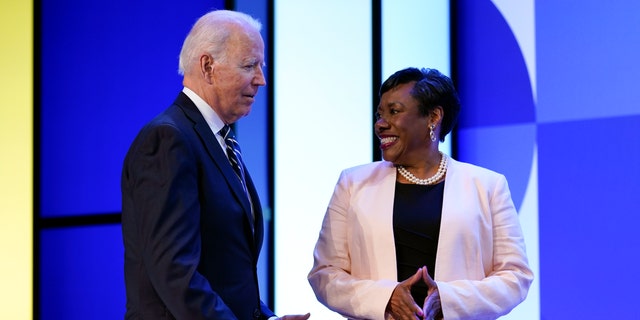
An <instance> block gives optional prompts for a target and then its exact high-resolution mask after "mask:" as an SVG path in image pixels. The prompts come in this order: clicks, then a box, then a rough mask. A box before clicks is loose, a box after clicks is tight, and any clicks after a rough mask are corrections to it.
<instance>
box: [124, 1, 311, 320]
mask: <svg viewBox="0 0 640 320" xmlns="http://www.w3.org/2000/svg"><path fill="white" fill-rule="evenodd" d="M260 28H261V26H260V23H259V22H258V21H257V20H254V19H253V18H251V17H250V16H248V15H245V14H243V13H239V12H234V11H226V10H219V11H213V12H210V13H208V14H206V15H204V16H203V17H201V18H200V19H199V20H198V21H197V22H196V24H195V25H194V26H193V28H192V30H191V31H190V33H189V35H188V36H187V38H186V39H185V41H184V44H183V47H182V51H181V53H180V73H181V74H183V75H184V80H183V84H184V89H183V91H182V92H180V94H179V95H178V97H177V98H176V100H175V101H174V103H173V104H172V105H171V106H170V107H169V108H167V109H166V110H165V111H164V112H162V113H161V114H160V115H158V116H157V117H155V118H154V119H153V120H151V122H149V123H148V124H147V125H146V126H145V127H144V128H142V130H141V131H140V133H139V134H138V136H137V137H136V139H135V140H134V142H133V143H132V145H131V147H130V149H129V152H128V153H127V156H126V158H125V161H124V167H123V172H122V233H123V241H124V247H125V265H124V267H125V284H126V292H127V311H126V315H125V318H126V319H153V320H156V319H272V318H273V319H276V318H277V317H276V316H275V315H274V313H273V312H272V311H271V310H270V309H269V308H268V307H267V306H266V305H265V304H264V303H263V302H262V301H261V300H260V296H259V289H258V278H257V273H256V264H257V261H258V255H259V252H260V247H261V245H262V236H263V221H262V210H261V208H260V200H259V199H258V195H257V192H256V189H255V187H254V185H253V183H252V181H251V177H250V176H249V172H248V171H246V169H245V168H244V164H243V162H242V159H241V154H240V153H239V150H238V146H237V142H236V141H235V140H225V138H231V137H232V135H233V133H232V132H231V133H229V132H228V130H229V129H228V128H229V125H231V124H233V123H234V122H236V121H237V120H238V119H240V118H241V117H243V116H245V115H247V114H248V113H249V111H250V110H251V105H252V104H253V102H254V97H255V95H256V94H257V92H258V88H259V87H260V86H264V85H265V79H264V75H263V72H262V67H263V64H264V43H263V40H262V37H261V36H260ZM236 170H237V171H236ZM308 318H309V314H306V315H290V316H283V317H282V318H281V319H291V320H304V319H308Z"/></svg>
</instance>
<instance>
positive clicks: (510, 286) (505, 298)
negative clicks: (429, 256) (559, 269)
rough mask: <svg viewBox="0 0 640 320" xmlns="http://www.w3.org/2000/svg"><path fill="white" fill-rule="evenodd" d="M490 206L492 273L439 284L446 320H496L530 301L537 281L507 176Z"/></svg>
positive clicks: (496, 185)
mask: <svg viewBox="0 0 640 320" xmlns="http://www.w3.org/2000/svg"><path fill="white" fill-rule="evenodd" d="M488 203H489V211H490V217H491V219H490V221H491V233H492V239H493V241H492V242H491V243H489V244H487V246H489V247H490V248H492V249H491V250H490V251H491V252H493V255H492V257H490V258H489V261H492V263H491V267H490V269H491V270H490V272H488V274H486V276H485V277H484V278H483V279H480V280H464V279H461V280H454V281H437V284H438V290H439V292H440V298H441V302H442V308H443V314H444V318H445V319H469V320H471V319H474V320H476V319H496V318H498V317H499V316H502V315H504V314H507V313H508V312H509V311H511V310H512V309H513V308H514V307H515V306H517V305H518V304H519V303H520V302H522V301H523V300H524V299H525V298H526V296H527V292H528V289H529V286H530V284H531V282H532V281H533V273H532V271H531V269H530V268H529V266H528V262H527V256H526V252H525V244H524V237H523V235H522V230H521V227H520V222H519V219H518V214H517V212H516V209H515V207H514V205H513V201H512V200H511V193H510V191H509V188H508V185H507V181H506V179H505V178H504V176H502V175H500V176H499V178H498V179H496V180H494V184H493V186H492V187H491V186H490V188H489V196H488ZM467 259H471V257H467ZM475 259H479V258H478V257H475ZM469 262H470V263H473V261H471V260H469Z"/></svg>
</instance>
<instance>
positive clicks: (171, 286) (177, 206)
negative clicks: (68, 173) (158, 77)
mask: <svg viewBox="0 0 640 320" xmlns="http://www.w3.org/2000/svg"><path fill="white" fill-rule="evenodd" d="M191 148H192V145H191V144H190V143H189V141H187V139H186V138H185V135H184V134H183V133H182V132H181V131H180V130H179V129H178V128H176V127H174V126H171V125H161V126H156V127H154V128H151V129H149V130H148V131H147V133H146V134H145V135H143V136H142V137H140V141H139V142H138V147H137V148H136V150H135V151H134V153H133V154H132V155H131V159H130V161H129V162H128V175H129V179H128V185H129V188H130V197H131V198H132V199H133V200H132V203H133V207H134V208H133V210H134V212H135V219H136V228H137V230H138V237H137V241H140V243H141V244H142V245H141V246H142V249H141V255H142V268H144V269H145V270H144V271H145V272H146V274H148V275H149V280H150V282H151V284H152V286H153V288H154V290H155V291H156V293H157V294H158V296H159V298H160V299H161V300H162V301H163V302H164V304H165V305H166V306H167V308H168V309H169V311H170V312H171V314H172V315H173V316H174V317H176V318H177V319H236V317H235V316H234V314H233V313H232V312H231V310H230V309H229V308H228V307H227V306H226V305H225V303H224V302H223V301H222V299H221V298H220V297H219V296H218V294H216V293H215V292H214V291H213V290H212V289H211V287H210V285H209V283H208V281H207V280H206V279H205V278H204V277H203V276H202V275H201V274H199V273H198V271H197V266H198V263H199V259H200V251H201V245H200V205H199V201H198V198H199V197H201V196H202V195H200V194H199V191H198V177H197V175H198V164H197V163H196V160H194V159H195V156H194V154H193V153H194V151H193V150H191Z"/></svg>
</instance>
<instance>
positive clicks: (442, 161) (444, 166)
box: [398, 152, 447, 185]
mask: <svg viewBox="0 0 640 320" xmlns="http://www.w3.org/2000/svg"><path fill="white" fill-rule="evenodd" d="M440 156H441V158H440V165H439V166H438V172H436V174H435V175H433V177H431V178H427V179H419V178H418V177H416V176H414V175H413V174H412V173H411V172H409V171H408V170H407V169H405V167H403V166H400V165H399V166H398V172H400V174H401V175H402V176H403V177H404V178H405V179H407V180H409V181H410V182H412V183H415V184H420V185H431V184H435V183H436V182H438V181H440V179H442V177H443V176H444V174H445V173H446V172H447V155H445V154H444V153H442V152H440Z"/></svg>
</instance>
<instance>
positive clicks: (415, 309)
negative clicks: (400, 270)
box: [386, 268, 423, 320]
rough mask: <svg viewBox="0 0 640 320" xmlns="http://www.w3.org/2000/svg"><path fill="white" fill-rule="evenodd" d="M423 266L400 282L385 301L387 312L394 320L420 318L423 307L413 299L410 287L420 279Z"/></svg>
mask: <svg viewBox="0 0 640 320" xmlns="http://www.w3.org/2000/svg"><path fill="white" fill-rule="evenodd" d="M422 277H423V268H420V269H418V271H417V272H416V273H415V274H414V275H413V276H411V277H409V278H408V279H407V280H405V281H402V282H400V283H399V284H398V285H397V286H396V288H395V289H393V293H392V294H391V298H390V299H389V302H388V303H387V310H386V311H387V313H389V314H390V315H391V316H392V317H393V319H395V320H408V319H410V320H416V319H422V315H423V309H421V308H420V306H418V305H417V304H416V302H415V301H413V297H412V296H411V287H412V286H413V285H414V284H416V283H418V282H419V281H421V280H422Z"/></svg>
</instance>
